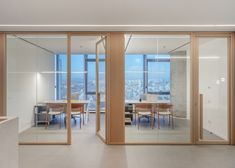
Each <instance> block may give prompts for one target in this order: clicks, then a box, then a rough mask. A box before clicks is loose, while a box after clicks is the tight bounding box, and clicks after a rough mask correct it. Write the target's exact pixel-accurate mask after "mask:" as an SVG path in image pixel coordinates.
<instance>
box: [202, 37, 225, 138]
mask: <svg viewBox="0 0 235 168" xmlns="http://www.w3.org/2000/svg"><path fill="white" fill-rule="evenodd" d="M227 57H228V43H227V38H199V93H200V119H201V121H200V139H201V140H207V141H208V140H209V141H210V140H218V141H226V140H228V92H227V90H228V73H227V70H228V64H227V61H228V59H227Z"/></svg>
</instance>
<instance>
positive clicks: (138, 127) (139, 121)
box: [138, 115, 140, 129]
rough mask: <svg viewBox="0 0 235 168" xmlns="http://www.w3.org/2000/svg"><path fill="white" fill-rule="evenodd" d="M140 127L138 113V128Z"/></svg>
mask: <svg viewBox="0 0 235 168" xmlns="http://www.w3.org/2000/svg"><path fill="white" fill-rule="evenodd" d="M139 128H140V116H139V115H138V129H139Z"/></svg>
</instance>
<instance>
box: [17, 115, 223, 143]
mask: <svg viewBox="0 0 235 168" xmlns="http://www.w3.org/2000/svg"><path fill="white" fill-rule="evenodd" d="M161 119H162V118H161ZM100 121H101V122H100V125H101V131H100V132H101V135H103V136H104V132H105V126H104V121H105V120H104V115H101V120H100ZM95 122H96V119H95V114H94V113H93V114H90V120H89V122H88V124H85V125H82V128H81V129H80V124H79V119H77V122H76V123H75V122H74V121H73V120H72V130H73V136H74V135H80V136H83V135H84V134H87V133H91V134H95V126H96V123H95ZM160 123H161V124H160V125H161V126H160V129H158V128H157V121H156V122H155V127H154V129H152V128H151V127H150V124H149V121H148V120H147V119H145V118H143V119H142V120H141V122H140V127H139V129H138V127H137V125H135V124H132V125H126V127H125V141H126V142H127V143H138V142H139V143H143V142H144V143H151V142H153V143H156V142H160V143H171V142H174V143H175V142H190V122H189V120H186V119H180V118H174V129H172V127H171V125H168V121H167V120H165V122H163V120H161V122H160ZM204 137H205V138H206V139H207V140H222V139H221V138H220V137H218V136H216V135H215V134H213V133H210V132H208V131H206V130H204ZM66 140H67V133H66V129H65V126H64V123H63V122H62V123H61V125H59V122H58V121H55V122H54V123H52V124H51V125H50V126H49V127H48V128H47V129H45V126H44V125H41V126H38V127H32V128H30V129H28V130H26V131H24V132H23V133H21V134H20V142H65V141H66Z"/></svg>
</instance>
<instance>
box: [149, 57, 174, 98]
mask: <svg viewBox="0 0 235 168" xmlns="http://www.w3.org/2000/svg"><path fill="white" fill-rule="evenodd" d="M147 66H148V74H147V75H148V76H147V79H148V83H147V87H148V93H153V94H158V98H159V100H170V59H168V60H162V61H161V60H160V61H148V65H147Z"/></svg>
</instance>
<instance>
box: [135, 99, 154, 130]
mask: <svg viewBox="0 0 235 168" xmlns="http://www.w3.org/2000/svg"><path fill="white" fill-rule="evenodd" d="M135 115H137V116H138V129H139V125H140V119H141V118H147V119H148V120H149V121H150V122H149V123H150V127H152V128H153V124H152V122H153V119H154V113H153V107H152V104H136V105H135Z"/></svg>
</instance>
